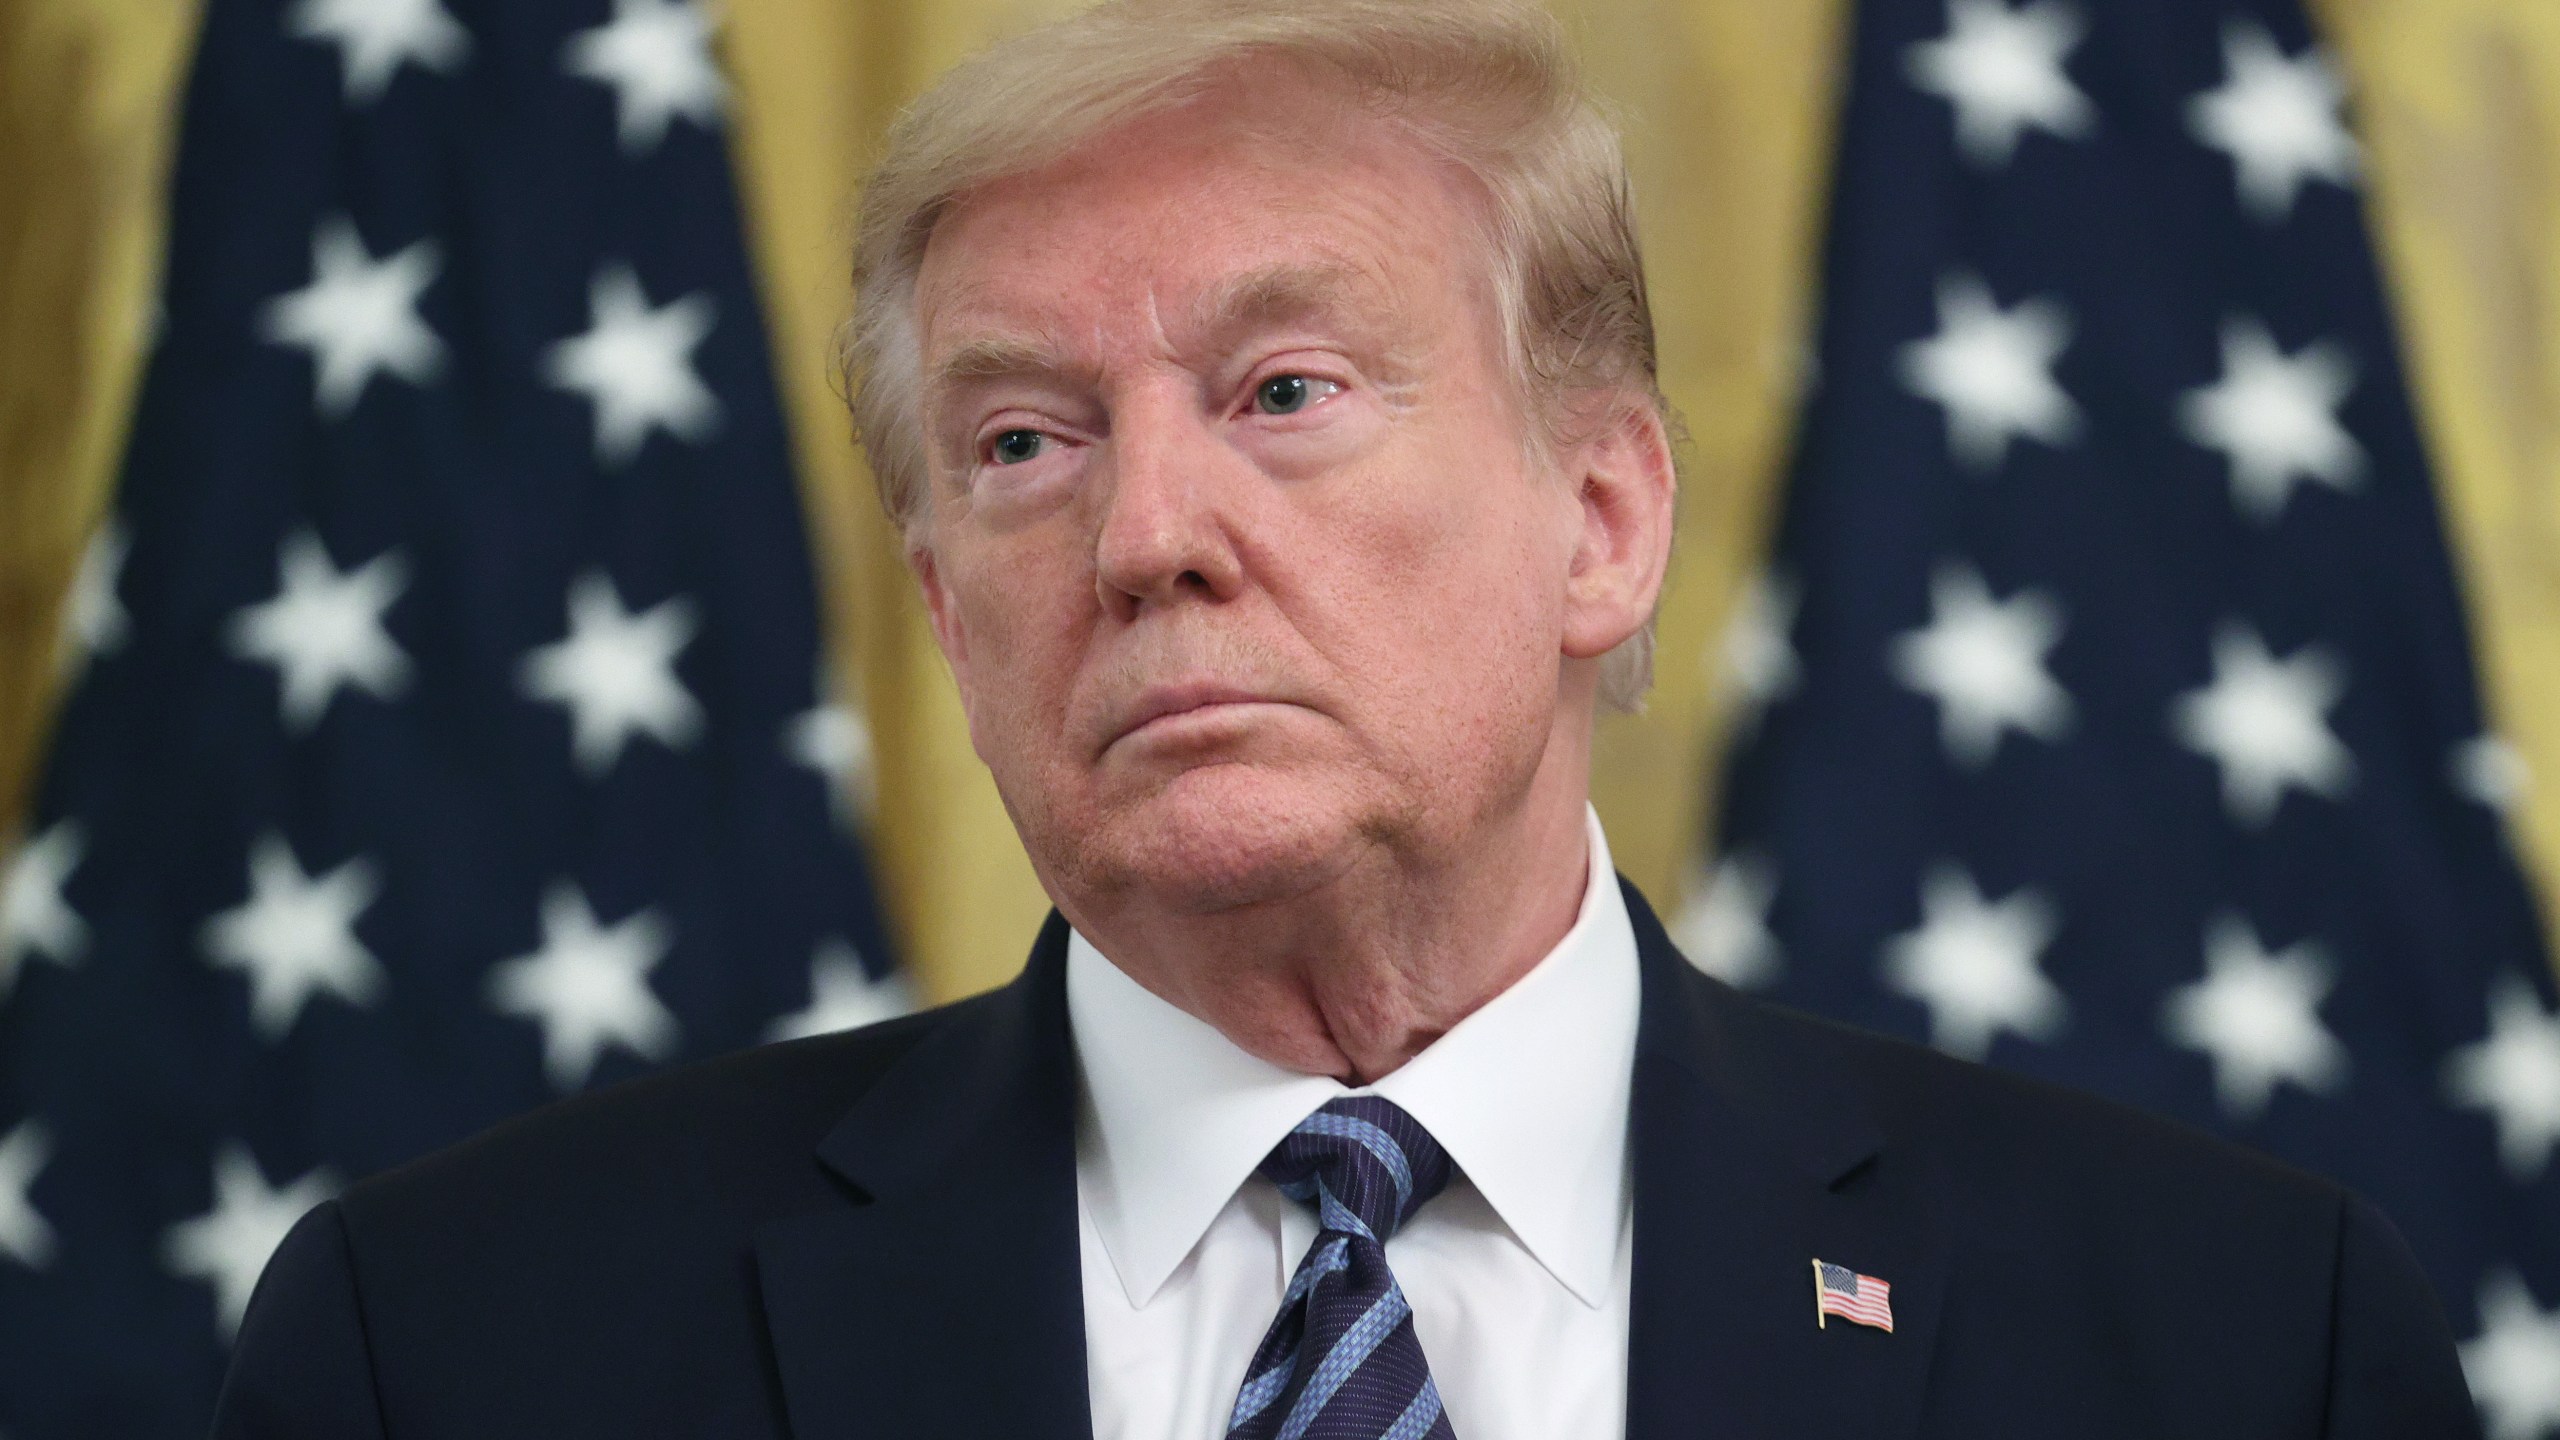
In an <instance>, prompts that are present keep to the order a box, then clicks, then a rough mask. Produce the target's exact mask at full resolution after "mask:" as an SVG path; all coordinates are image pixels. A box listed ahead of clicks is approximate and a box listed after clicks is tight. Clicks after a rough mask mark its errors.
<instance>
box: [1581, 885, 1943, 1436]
mask: <svg viewBox="0 0 2560 1440" xmlns="http://www.w3.org/2000/svg"><path fill="white" fill-rule="evenodd" d="M1626 893H1627V908H1628V910H1629V912H1630V913H1631V915H1632V917H1633V919H1634V922H1635V929H1636V940H1637V950H1638V953H1639V956H1640V958H1641V964H1642V969H1643V973H1644V990H1643V994H1644V999H1643V1019H1642V1022H1641V1025H1640V1028H1639V1031H1638V1038H1637V1042H1636V1073H1635V1091H1634V1116H1633V1119H1632V1124H1633V1135H1634V1152H1635V1158H1634V1184H1635V1216H1636V1233H1635V1279H1634V1289H1633V1313H1632V1315H1631V1317H1630V1335H1629V1352H1628V1376H1627V1394H1628V1415H1627V1435H1628V1440H1672V1437H1690V1436H1700V1435H1707V1436H1721V1435H1732V1436H1751V1437H1755V1440H1757V1437H1769V1440H1786V1437H1804V1440H1812V1437H1815V1436H1824V1437H1828V1436H1836V1435H1848V1434H1861V1435H1868V1436H1875V1437H1892V1436H1907V1435H1909V1434H1910V1433H1911V1432H1912V1430H1913V1428H1914V1426H1915V1425H1916V1424H1917V1423H1918V1419H1919V1411H1920V1405H1921V1401H1922V1398H1923V1392H1924V1387H1925V1384H1926V1381H1927V1376H1928V1368H1929V1358H1930V1354H1931V1350H1932V1348H1933V1346H1934V1344H1935V1340H1936V1332H1937V1321H1938V1312H1939V1309H1940V1304H1941V1301H1942V1300H1943V1298H1944V1295H1945V1289H1946V1283H1947V1271H1948V1268H1949V1266H1948V1256H1947V1254H1946V1248H1945V1242H1944V1227H1943V1226H1942V1225H1941V1224H1940V1223H1939V1220H1938V1217H1937V1216H1936V1215H1935V1213H1934V1210H1933V1208H1932V1198H1931V1197H1932V1195H1933V1193H1934V1190H1935V1187H1933V1186H1931V1185H1929V1184H1928V1183H1927V1178H1928V1177H1927V1176H1926V1175H1925V1174H1922V1173H1919V1172H1918V1171H1917V1170H1916V1169H1915V1167H1914V1166H1913V1165H1912V1163H1911V1162H1910V1161H1909V1160H1907V1159H1906V1158H1905V1157H1904V1156H1902V1155H1900V1154H1898V1153H1896V1152H1893V1151H1890V1150H1887V1149H1885V1148H1884V1147H1883V1145H1882V1141H1881V1136H1880V1133H1879V1132H1878V1131H1877V1129H1876V1127H1875V1124H1874V1120H1873V1118H1872V1116H1871V1115H1870V1114H1869V1113H1868V1111H1867V1108H1866V1105H1865V1103H1864V1101H1863V1098H1862V1097H1861V1095H1860V1094H1859V1092H1858V1091H1857V1089H1856V1088H1855V1087H1854V1077H1853V1076H1852V1075H1851V1074H1850V1073H1849V1072H1848V1071H1846V1070H1845V1069H1844V1068H1842V1065H1843V1063H1845V1062H1834V1061H1832V1060H1831V1059H1830V1056H1831V1051H1832V1046H1833V1043H1834V1042H1833V1041H1832V1039H1831V1036H1830V1033H1829V1032H1828V1031H1827V1029H1825V1028H1824V1027H1821V1026H1819V1025H1817V1024H1814V1023H1812V1022H1808V1021H1805V1020H1802V1019H1800V1018H1791V1017H1785V1016H1782V1015H1780V1014H1778V1013H1776V1012H1773V1011H1771V1010H1769V1009H1768V1008H1766V1007H1764V1006H1762V1005H1760V1004H1758V1003H1757V1002H1754V1001H1751V1000H1748V999H1745V998H1743V997H1741V996H1739V995H1737V994H1735V993H1734V992H1733V991H1731V990H1729V989H1727V988H1725V987H1723V986H1722V985H1719V984H1717V983H1715V982H1713V981H1710V980H1708V979H1706V977H1704V976H1702V975H1699V974H1697V973H1696V972H1695V971H1693V970H1692V969H1691V968H1690V967H1689V965H1688V964H1687V963H1686V962H1685V961H1684V960H1683V959H1682V958H1681V956H1680V953H1679V951H1678V950H1677V949H1675V948H1674V947H1673V946H1672V944H1671V941H1670V939H1669V937H1667V936H1666V935H1664V934H1663V931H1662V927H1661V925H1660V923H1659V922H1658V921H1656V920H1655V919H1654V916H1653V912H1652V911H1651V910H1650V909H1648V908H1647V907H1646V905H1645V903H1644V900H1643V898H1642V897H1641V896H1639V895H1637V894H1636V892H1635V890H1634V888H1633V887H1632V886H1630V887H1627V892H1626ZM1816 1258H1820V1259H1823V1260H1827V1261H1831V1262H1833V1263H1835V1264H1839V1265H1845V1266H1848V1267H1849V1268H1850V1269H1852V1270H1854V1271H1857V1272H1859V1273H1861V1274H1865V1275H1872V1276H1875V1277H1877V1278H1880V1279H1882V1280H1884V1281H1886V1282H1887V1283H1888V1284H1890V1285H1891V1286H1892V1287H1893V1290H1892V1305H1893V1319H1894V1330H1893V1332H1892V1333H1891V1334H1886V1333H1884V1332H1882V1331H1878V1330H1871V1329H1867V1328H1864V1327H1861V1326H1857V1325H1851V1324H1848V1323H1846V1322H1844V1321H1841V1320H1839V1319H1837V1318H1834V1319H1832V1320H1831V1321H1830V1323H1829V1324H1828V1325H1827V1326H1823V1327H1819V1328H1817V1326H1816V1323H1815V1314H1816V1312H1815V1294H1814V1287H1813V1271H1812V1261H1813V1260H1815V1259H1816Z"/></svg>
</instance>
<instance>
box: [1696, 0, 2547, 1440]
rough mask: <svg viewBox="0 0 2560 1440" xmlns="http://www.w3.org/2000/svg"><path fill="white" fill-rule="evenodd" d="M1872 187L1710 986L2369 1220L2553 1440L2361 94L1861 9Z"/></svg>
mask: <svg viewBox="0 0 2560 1440" xmlns="http://www.w3.org/2000/svg"><path fill="white" fill-rule="evenodd" d="M1836 177H1837V178H1836V181H1835V189H1834V194H1833V199H1832V207H1831V212H1830V221H1829V224H1830V234H1829V239H1828V245H1827V251H1826V255H1825V258H1824V298H1823V314H1822V318H1821V321H1820V329H1819V343H1818V347H1817V355H1816V365H1817V373H1816V375H1815V377H1814V378H1813V379H1812V381H1811V382H1810V389H1809V393H1808V398H1807V400H1806V405H1805V410H1804V412H1803V415H1802V420H1801V428H1800V431H1799V435H1800V438H1799V442H1798V446H1797V451H1796V455H1795V460H1794V470H1793V474H1792V478H1791V483H1790V488H1789V491H1788V493H1787V495H1786V498H1785V501H1784V508H1783V512H1782V518H1781V521H1780V524H1779V529H1778V533H1777V537H1776V540H1775V544H1774V558H1773V561H1772V564H1771V567H1770V569H1769V571H1768V573H1767V577H1766V578H1765V579H1764V580H1763V581H1762V582H1761V584H1760V586H1759V587H1758V589H1757V591H1756V593H1755V595H1754V596H1753V599H1752V601H1751V602H1750V604H1749V605H1748V606H1747V607H1746V609H1747V612H1748V613H1747V615H1746V618H1745V621H1744V623H1743V624H1742V625H1741V626H1740V627H1739V628H1738V629H1737V631H1736V632H1735V634H1734V635H1733V636H1732V637H1731V639H1730V641H1729V642H1728V643H1727V645H1726V650H1725V657H1724V662H1723V663H1727V664H1729V665H1730V666H1731V667H1732V674H1733V676H1734V678H1735V679H1736V681H1737V682H1739V686H1740V689H1741V690H1742V691H1743V692H1744V694H1745V695H1746V696H1747V697H1748V701H1749V708H1748V710H1747V711H1746V713H1744V714H1743V716H1742V717H1741V720H1740V722H1739V726H1740V728H1739V730H1738V732H1737V733H1738V739H1737V742H1736V748H1735V752H1734V754H1733V756H1732V758H1731V762H1730V769H1729V775H1728V783H1727V786H1726V789H1725V795H1726V803H1725V807H1724V811H1723V816H1722V820H1721V836H1720V844H1719V852H1718V859H1717V860H1716V861H1715V863H1713V864H1712V865H1711V866H1708V867H1702V874H1701V876H1700V879H1699V883H1698V884H1697V885H1696V887H1695V889H1694V891H1693V896H1694V898H1693V902H1692V904H1691V905H1690V907H1689V909H1688V911H1687V913H1686V915H1685V916H1684V918H1683V926H1682V929H1683V933H1684V937H1685V938H1686V940H1687V941H1688V948H1689V950H1690V953H1691V954H1692V955H1693V957H1694V958H1695V959H1696V960H1697V961H1698V962H1699V963H1700V964H1701V966H1702V967H1703V968H1706V969H1708V970H1710V971H1712V972H1714V973H1718V974H1721V975H1723V976H1725V977H1727V978H1729V979H1732V980H1734V981H1737V982H1739V983H1742V984H1744V985H1748V986H1753V987H1758V988H1760V989H1763V990H1765V991H1767V992H1769V993H1771V994H1773V995H1775V996H1777V997H1779V998H1781V999H1783V1000H1785V1001H1788V1002H1790V1003H1794V1004H1797V1005H1802V1006H1805V1007H1808V1008H1812V1009H1816V1010H1821V1011H1825V1012H1829V1013H1831V1014H1833V1015H1836V1016H1840V1017H1843V1018H1845V1019H1848V1020H1850V1021H1853V1022H1856V1023H1860V1024H1863V1025H1867V1026H1870V1027H1874V1028H1877V1029H1882V1030H1886V1031H1894V1032H1901V1033H1903V1034H1906V1035H1910V1036H1913V1037H1915V1038H1920V1039H1925V1040H1927V1041H1930V1042H1932V1043H1934V1044H1936V1045H1937V1046H1939V1047H1940V1048H1942V1049H1944V1050H1947V1051H1951V1052H1953V1053H1955V1054H1958V1055H1963V1056H1967V1057H1971V1058H1976V1059H1986V1060H1989V1061H1990V1062H1992V1063H1994V1064H1998V1065H2003V1066H2009V1067H2013V1068H2016V1069H2019V1070H2023V1071H2027V1072H2030V1073H2033V1074H2036V1075H2039V1076H2042V1077H2045V1078H2048V1079H2051V1080H2055V1081H2060V1082H2063V1083H2065V1084H2070V1085H2075V1086H2079V1087H2082V1088H2085V1089H2089V1090H2094V1091H2098V1092H2102V1093H2105V1094H2108V1095H2111V1096H2114V1097H2117V1098H2120V1099H2123V1100H2127V1101H2130V1102H2133V1103H2136V1104H2139V1105H2143V1106H2147V1107H2149V1108H2152V1109H2154V1110H2157V1111H2160V1112H2164V1113H2167V1114H2169V1115H2172V1116H2175V1117H2178V1118H2181V1119H2184V1120H2187V1121H2190V1122H2194V1123H2196V1124H2199V1125H2202V1126H2206V1127H2208V1128H2211V1129H2213V1130H2217V1131H2219V1132H2221V1133H2222V1134H2224V1135H2227V1136H2230V1137H2233V1138H2236V1139H2238V1140H2241V1141H2243V1142H2246V1143H2248V1144H2251V1145H2254V1146H2258V1147H2261V1148H2263V1149H2265V1150H2267V1151H2270V1152H2272V1153H2274V1154H2275V1155H2278V1156H2280V1157H2283V1158H2285V1159H2288V1160H2291V1161H2294V1162H2296V1163H2299V1164H2301V1165H2304V1166H2307V1167H2309V1168H2311V1169H2314V1170H2318V1171H2323V1172H2326V1173H2328V1174H2331V1175H2334V1176H2336V1177H2338V1178H2340V1179H2342V1180H2344V1181H2346V1182H2347V1183H2349V1184H2350V1185H2352V1186H2353V1187H2355V1188H2356V1189H2358V1190H2360V1191H2362V1192H2364V1193H2365V1194H2367V1195H2369V1196H2371V1197H2373V1198H2374V1199H2375V1200H2376V1201H2377V1202H2378V1203H2379V1204H2380V1205H2381V1206H2382V1207H2383V1209H2384V1210H2385V1211H2386V1212H2387V1213H2388V1214H2389V1215H2390V1217H2391V1218H2392V1220H2393V1221H2394V1222H2396V1223H2397V1225H2398V1226H2399V1227H2400V1229H2401V1230H2402V1231H2403V1233H2405V1234H2406V1235H2407V1237H2408V1238H2409V1240H2410V1241H2411V1242H2412V1244H2413V1245H2414V1247H2415V1248H2416V1250H2417V1252H2418V1254H2419V1256H2420V1257H2421V1258H2422V1260H2423V1261H2424V1263H2425V1265H2426V1267H2427V1270H2428V1272H2429V1274H2430V1275H2431V1277H2432V1278H2433V1280H2434V1283H2435V1285H2436V1286H2437V1288H2438V1290H2439V1292H2440V1295H2441V1298H2442V1299H2443V1302H2444V1304H2445V1308H2446V1310H2447V1312H2448V1314H2449V1315H2450V1316H2451V1318H2452V1321H2453V1326H2454V1329H2455V1330H2456V1332H2457V1334H2458V1335H2460V1336H2461V1337H2463V1340H2464V1345H2463V1351H2462V1354H2463V1360H2464V1363H2465V1366H2466V1368H2467V1370H2468V1373H2469V1376H2470V1379H2471V1383H2472V1386H2473V1389H2474V1393H2475V1394H2476V1395H2477V1397H2478V1398H2479V1400H2480V1402H2481V1405H2482V1408H2483V1411H2484V1413H2485V1414H2486V1415H2487V1417H2488V1419H2489V1422H2490V1425H2491V1429H2492V1432H2493V1433H2494V1434H2495V1435H2497V1436H2500V1437H2503V1440H2528V1437H2535V1436H2548V1435H2553V1434H2560V1381H2555V1377H2560V1164H2555V1163H2554V1150H2555V1148H2560V1013H2555V1009H2554V997H2553V984H2552V971H2551V965H2550V955H2549V952H2548V951H2547V950H2546V948H2545V945H2544V941H2543V937H2542V934H2541V932H2540V929H2539V921H2538V918H2537V913H2536V910H2535V906H2534V904H2533V901H2532V899H2531V897H2530V896H2529V895H2528V892H2527V888H2526V884H2525V882H2524V880H2523V878H2522V874H2521V872H2520V868H2519V865H2518V862H2517V858H2516V856H2515V855H2514V853H2513V852H2512V851H2511V850H2510V848H2509V839H2508V831H2507V827H2506V825H2505V824H2504V823H2503V818H2502V814H2501V811H2502V808H2503V807H2505V806H2507V805H2509V804H2511V803H2512V801H2513V799H2514V797H2515V795H2516V793H2517V788H2518V786H2519V784H2520V783H2521V779H2520V776H2519V774H2518V767H2517V765H2516V762H2515V760H2514V758H2513V756H2512V754H2511V752H2509V751H2507V750H2506V749H2505V748H2504V747H2502V746H2501V745H2500V744H2499V743H2498V742H2497V741H2496V740H2495V739H2494V738H2492V736H2491V735H2490V734H2489V733H2488V731H2487V730H2486V728H2485V727H2484V725H2483V721H2482V713H2481V703H2480V699H2479V695H2478V691H2477V686H2476V683H2475V677H2474V673H2473V665H2472V661H2471V657H2470V653H2469V647H2468V640H2467V631H2466V627H2465V619H2464V614H2463V609H2462V605H2461V600H2460V594H2459V591H2458V587H2457V586H2456V584H2455V577H2454V574H2453V569H2452V563H2451V560H2450V559H2449V557H2448V553H2447V549H2446V543H2445V538H2444V534H2443V531H2442V529H2441V527H2440V525H2439V523H2438V519H2437V513H2436V499H2435V495H2434V492H2433V488H2432V483H2431V480H2430V477H2429V473H2428V466H2427V462H2426V458H2425V456H2424V454H2423V452H2422V451H2421V448H2420V445H2419V441H2418V429H2417V425H2416V422H2415V420H2414V419H2413V417H2412V414H2411V410H2410V401H2409V398H2408V394H2407V388H2406V385H2405V383H2404V381H2403V378H2402V375H2401V370H2400V362H2399V359H2398V358H2397V356H2396V354H2395V350H2394V343H2393V336H2392V328H2391V324H2390V315H2389V312H2388V310H2387V308H2386V306H2385V304H2384V301H2383V290H2382V286H2381V283H2380V280H2379V277H2378V275H2377V270H2376V266H2375V261H2374V257H2373V255H2372V253H2371V250H2370V247H2369V244H2368V241H2367V239H2366V234H2365V227H2364V223H2363V217H2362V212H2361V209H2360V205H2361V203H2362V195H2361V192H2360V186H2361V185H2362V183H2363V181H2364V174H2363V169H2362V166H2361V164H2360V158H2359V151H2358V147H2357V144H2356V141H2355V138H2354V132H2353V128H2352V123H2351V115H2350V109H2349V106H2348V103H2347V97H2346V96H2345V94H2344V93H2343V85H2342V82H2341V77H2340V74H2339V71H2338V70H2337V69H2336V67H2335V66H2334V65H2333V64H2332V63H2331V62H2330V61H2329V60H2328V58H2327V57H2326V56H2325V55H2324V53H2323V51H2322V49H2321V47H2320V46H2319V45H2318V43H2317V42H2316V39H2315V37H2314V35H2313V34H2312V32H2311V30H2310V28H2309V26H2308V24H2307V22H2306V19H2305V16H2304V14H2303V12H2302V10H2301V8H2300V6H2299V5H2298V3H2296V0H2154V3H2147V4H2141V5H2103V6H2102V5H2096V4H2073V3H2070V0H1866V3H1864V4H1863V5H1862V6H1861V7H1860V8H1859V10H1858V11H1857V17H1856V26H1855V38H1854V53H1853V55H1852V58H1851V67H1850V83H1849V91H1848V94H1847V98H1846V111H1845V115H1844V117H1843V125H1842V131H1841V139H1840V149H1839V153H1838V165H1837V171H1836ZM2548 778H2550V779H2553V780H2560V777H2548Z"/></svg>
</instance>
